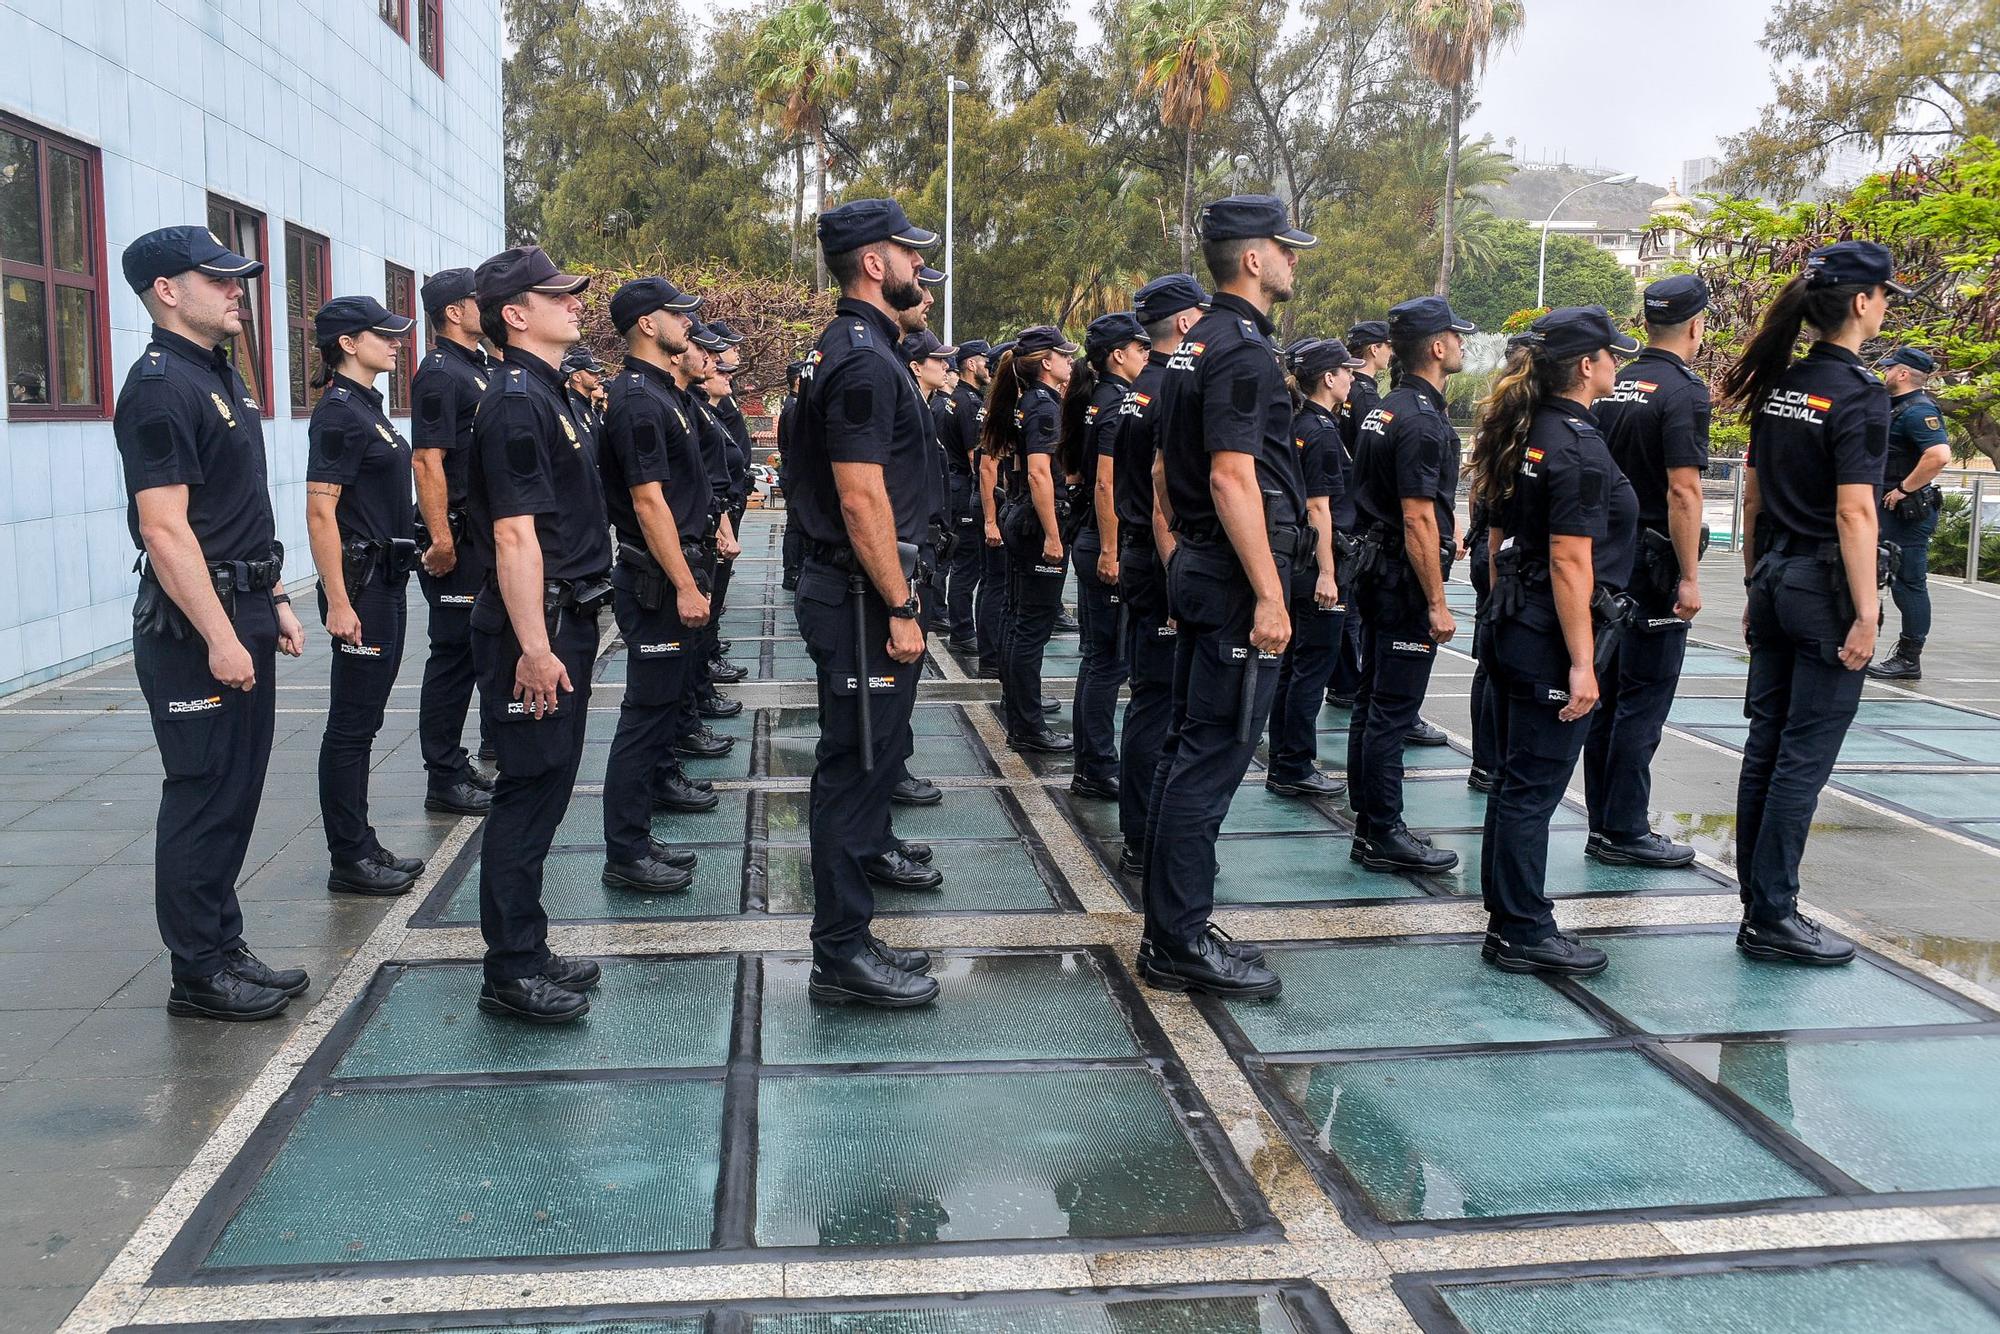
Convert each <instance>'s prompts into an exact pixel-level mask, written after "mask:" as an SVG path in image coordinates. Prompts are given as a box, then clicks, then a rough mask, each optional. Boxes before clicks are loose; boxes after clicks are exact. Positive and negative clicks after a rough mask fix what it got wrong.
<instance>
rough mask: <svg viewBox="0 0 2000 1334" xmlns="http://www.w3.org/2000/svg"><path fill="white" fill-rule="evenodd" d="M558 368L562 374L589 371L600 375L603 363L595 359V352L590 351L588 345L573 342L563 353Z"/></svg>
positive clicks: (602, 370)
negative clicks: (560, 364)
mask: <svg viewBox="0 0 2000 1334" xmlns="http://www.w3.org/2000/svg"><path fill="white" fill-rule="evenodd" d="M560 369H561V371H562V373H563V374H564V375H574V374H576V373H577V372H578V371H589V372H590V373H591V374H592V375H602V374H604V363H603V362H601V361H599V360H598V359H597V354H596V353H595V352H592V351H591V350H590V348H589V346H588V345H586V344H583V343H575V344H572V345H571V346H570V349H569V351H567V352H565V353H563V359H562V366H561V367H560Z"/></svg>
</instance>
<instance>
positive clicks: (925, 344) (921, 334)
mask: <svg viewBox="0 0 2000 1334" xmlns="http://www.w3.org/2000/svg"><path fill="white" fill-rule="evenodd" d="M896 348H897V355H899V356H900V357H902V359H903V360H904V361H926V360H928V359H930V358H931V357H942V358H944V359H945V360H946V361H950V360H951V359H952V358H953V357H955V356H957V355H958V352H959V349H957V348H955V347H953V346H952V345H951V344H949V343H941V342H939V341H938V336H937V335H936V334H934V333H932V332H931V331H930V330H929V329H919V330H917V331H916V332H915V333H913V334H910V335H908V336H906V337H905V338H904V339H903V341H902V342H901V343H898V344H897V345H896Z"/></svg>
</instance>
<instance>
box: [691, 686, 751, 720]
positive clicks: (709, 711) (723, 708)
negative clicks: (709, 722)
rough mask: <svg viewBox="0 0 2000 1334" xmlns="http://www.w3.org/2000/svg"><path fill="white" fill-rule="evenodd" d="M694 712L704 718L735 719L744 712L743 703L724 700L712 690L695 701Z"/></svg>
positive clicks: (734, 700)
mask: <svg viewBox="0 0 2000 1334" xmlns="http://www.w3.org/2000/svg"><path fill="white" fill-rule="evenodd" d="M694 711H695V712H696V713H697V714H699V715H700V716H701V717H703V718H734V717H735V716H736V715H737V714H739V713H741V712H743V701H742V700H740V699H724V698H723V697H722V696H720V695H718V694H716V693H715V692H714V691H713V690H711V691H709V692H708V693H706V694H704V695H702V696H700V697H699V698H698V699H696V700H695V702H694Z"/></svg>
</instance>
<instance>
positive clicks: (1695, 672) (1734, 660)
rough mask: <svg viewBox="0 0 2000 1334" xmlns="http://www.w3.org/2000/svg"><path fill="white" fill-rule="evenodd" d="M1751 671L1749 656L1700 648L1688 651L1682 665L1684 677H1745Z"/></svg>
mask: <svg viewBox="0 0 2000 1334" xmlns="http://www.w3.org/2000/svg"><path fill="white" fill-rule="evenodd" d="M1749 671H1750V663H1749V660H1748V657H1747V656H1744V655H1738V654H1735V653H1724V652H1723V651H1722V650H1720V649H1712V648H1701V647H1699V646H1697V647H1693V648H1690V649H1688V651H1687V658H1686V660H1685V661H1684V662H1682V663H1681V675H1682V676H1744V675H1747V674H1748V673H1749Z"/></svg>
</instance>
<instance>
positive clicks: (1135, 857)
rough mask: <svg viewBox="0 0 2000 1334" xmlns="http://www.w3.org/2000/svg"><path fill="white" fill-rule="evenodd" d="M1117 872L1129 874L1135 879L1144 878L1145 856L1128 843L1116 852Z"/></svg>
mask: <svg viewBox="0 0 2000 1334" xmlns="http://www.w3.org/2000/svg"><path fill="white" fill-rule="evenodd" d="M1118 874H1120V875H1129V876H1131V877H1132V878H1133V879H1135V880H1143V879H1145V876H1146V858H1145V856H1144V855H1143V854H1141V853H1140V852H1139V850H1138V849H1137V848H1134V847H1133V846H1131V845H1130V844H1129V843H1128V844H1127V845H1126V846H1125V849H1124V850H1123V851H1122V852H1120V853H1119V854H1118Z"/></svg>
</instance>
